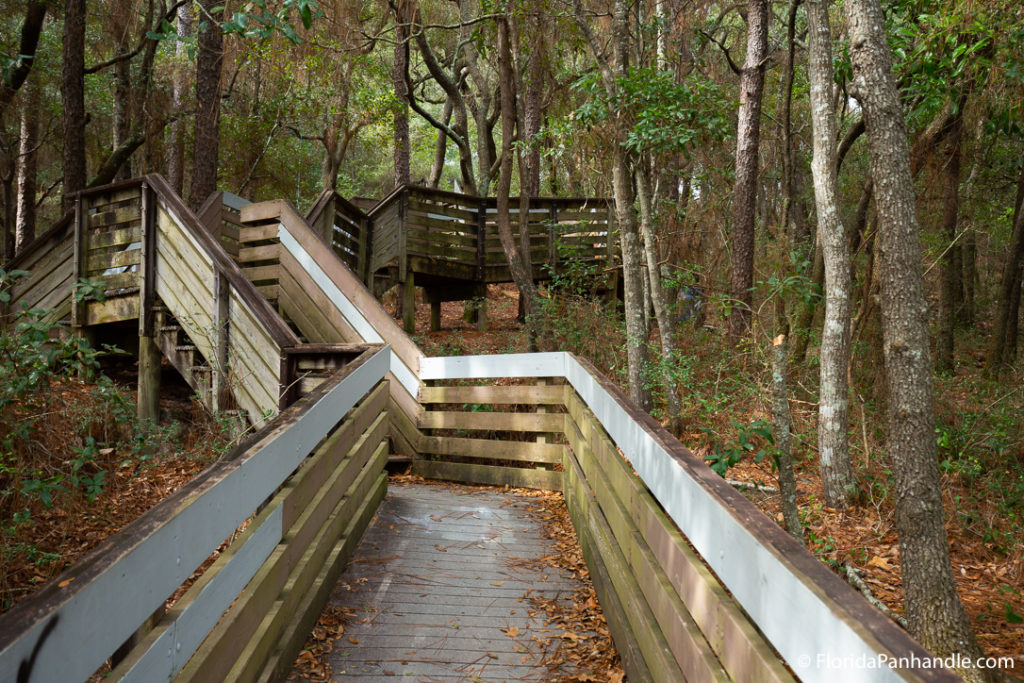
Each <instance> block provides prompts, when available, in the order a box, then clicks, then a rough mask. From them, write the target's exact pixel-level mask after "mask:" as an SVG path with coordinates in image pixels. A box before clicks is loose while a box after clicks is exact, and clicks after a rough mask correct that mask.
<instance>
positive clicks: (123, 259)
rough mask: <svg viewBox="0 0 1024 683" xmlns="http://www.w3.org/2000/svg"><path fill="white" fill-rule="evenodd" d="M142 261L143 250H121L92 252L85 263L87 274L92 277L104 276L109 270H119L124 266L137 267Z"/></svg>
mask: <svg viewBox="0 0 1024 683" xmlns="http://www.w3.org/2000/svg"><path fill="white" fill-rule="evenodd" d="M141 261H142V250H141V249H121V250H111V251H105V252H95V251H93V252H90V253H89V255H88V256H87V257H86V261H85V272H86V273H87V274H88V275H90V276H92V275H102V274H103V271H104V270H106V269H108V268H119V267H122V266H137V265H139V263H140V262H141Z"/></svg>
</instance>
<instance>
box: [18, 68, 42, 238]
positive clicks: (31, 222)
mask: <svg viewBox="0 0 1024 683" xmlns="http://www.w3.org/2000/svg"><path fill="white" fill-rule="evenodd" d="M18 138H19V139H18V208H17V217H16V219H15V229H14V255H15V256H17V254H18V252H20V251H21V249H22V247H24V246H25V245H26V244H28V243H29V242H31V241H32V240H33V239H34V238H35V236H36V159H37V149H38V147H39V89H38V88H36V87H35V86H33V85H30V86H28V97H27V98H25V103H24V105H23V106H22V108H21V131H20V135H19V136H18Z"/></svg>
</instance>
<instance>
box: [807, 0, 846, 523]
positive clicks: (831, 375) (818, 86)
mask: <svg viewBox="0 0 1024 683" xmlns="http://www.w3.org/2000/svg"><path fill="white" fill-rule="evenodd" d="M828 5H829V3H828V1H827V0H807V24H808V34H809V35H808V42H809V49H810V52H809V56H808V69H807V71H808V76H809V78H810V82H811V91H810V99H811V123H812V125H813V129H814V155H813V159H812V161H811V173H812V175H813V177H814V201H815V206H816V208H817V214H818V240H819V241H820V242H821V253H822V257H823V259H824V264H825V325H824V328H823V329H822V332H821V384H820V396H819V398H818V452H819V458H820V461H821V480H822V487H823V488H824V492H825V502H826V503H827V504H828V505H830V506H831V507H836V508H845V507H846V506H848V505H849V504H850V501H851V500H852V498H853V497H854V494H855V493H856V491H857V479H856V477H855V476H854V473H853V466H852V464H851V463H850V443H849V438H848V436H847V432H848V430H849V422H850V419H849V413H850V387H849V383H848V381H847V366H848V365H849V362H850V287H851V276H850V270H851V263H850V240H849V238H848V237H847V235H846V227H845V226H844V225H843V221H842V219H841V218H840V216H839V190H838V184H837V183H838V181H837V173H836V155H835V139H836V121H835V116H834V114H833V113H832V102H833V93H832V84H833V82H834V80H833V78H832V32H831V30H830V28H829V19H828Z"/></svg>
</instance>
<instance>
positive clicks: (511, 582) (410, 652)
mask: <svg viewBox="0 0 1024 683" xmlns="http://www.w3.org/2000/svg"><path fill="white" fill-rule="evenodd" d="M530 501H531V499H530V498H526V497H518V496H516V495H515V494H512V493H506V492H502V491H500V490H481V489H478V488H470V487H463V486H456V485H450V484H446V485H439V484H408V485H391V486H390V488H389V489H388V494H387V498H386V499H385V501H384V503H383V504H382V505H381V507H380V509H379V510H378V512H377V518H376V520H375V521H374V522H373V523H372V524H371V525H370V527H369V528H368V529H367V531H366V535H365V536H364V538H363V540H362V542H361V544H360V545H359V548H358V550H357V551H356V558H357V559H355V560H354V561H353V563H352V564H351V565H350V566H349V567H348V568H347V569H346V570H345V573H344V574H343V575H342V577H341V579H340V580H339V582H338V584H337V586H336V588H335V589H334V591H333V593H332V595H331V598H330V604H332V605H335V606H338V607H341V608H343V609H346V610H350V611H354V612H356V613H357V614H358V616H357V617H356V618H354V619H350V620H349V623H347V624H346V626H345V634H344V636H342V637H341V638H340V639H339V640H338V641H337V642H336V643H335V646H334V651H333V652H332V653H331V654H330V655H329V656H328V657H329V661H330V663H331V665H332V667H333V669H334V677H335V678H336V679H337V680H348V679H349V678H356V679H359V680H365V681H376V680H395V679H401V680H406V681H431V682H432V681H527V680H533V681H543V680H548V679H549V678H550V672H549V671H548V670H547V669H546V668H545V667H544V666H543V660H544V655H545V652H544V650H543V649H542V647H541V646H540V644H539V642H538V641H540V642H545V641H557V639H558V637H559V636H560V635H561V631H558V632H557V633H556V632H553V631H551V630H550V629H548V628H547V626H546V615H545V613H544V612H543V611H541V610H536V609H535V608H534V607H533V606H532V605H531V603H530V600H529V599H528V598H527V597H525V596H526V595H527V593H530V594H533V595H542V596H544V597H547V598H559V599H564V600H569V599H570V598H571V596H572V594H573V591H574V590H576V588H578V587H579V583H578V582H576V581H575V580H573V579H572V578H570V577H569V576H567V575H566V573H565V572H562V571H560V570H558V569H555V568H552V567H550V566H548V564H547V563H545V562H542V561H540V560H541V559H542V558H544V557H545V556H550V555H551V554H553V553H554V552H555V550H554V546H553V545H552V543H551V542H550V541H548V540H546V539H544V538H543V537H542V535H541V529H540V522H539V521H538V520H536V519H535V518H534V517H532V516H531V515H530V514H529V513H528V508H529V506H530ZM549 647H553V645H551V646H549Z"/></svg>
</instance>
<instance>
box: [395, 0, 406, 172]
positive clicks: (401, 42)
mask: <svg viewBox="0 0 1024 683" xmlns="http://www.w3.org/2000/svg"><path fill="white" fill-rule="evenodd" d="M392 68H393V70H392V82H393V83H394V86H395V98H396V99H397V100H398V107H397V108H396V109H395V113H394V117H393V119H394V126H395V187H402V186H403V185H408V184H409V173H410V171H409V89H408V84H407V83H406V81H405V73H406V71H407V70H408V68H409V27H408V20H407V12H406V8H405V3H404V2H401V1H399V3H398V6H397V7H396V8H395V51H394V65H393V67H392Z"/></svg>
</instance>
